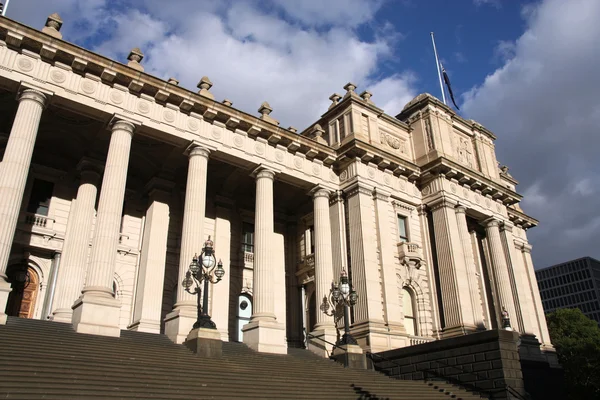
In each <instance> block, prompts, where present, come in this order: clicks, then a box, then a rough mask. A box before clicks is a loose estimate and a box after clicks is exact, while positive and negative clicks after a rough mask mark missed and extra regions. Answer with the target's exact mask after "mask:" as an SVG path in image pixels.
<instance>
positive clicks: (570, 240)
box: [463, 0, 600, 268]
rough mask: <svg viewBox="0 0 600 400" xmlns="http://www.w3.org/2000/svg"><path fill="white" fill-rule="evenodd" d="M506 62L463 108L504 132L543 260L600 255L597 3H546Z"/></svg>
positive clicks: (531, 10) (500, 149)
mask: <svg viewBox="0 0 600 400" xmlns="http://www.w3.org/2000/svg"><path fill="white" fill-rule="evenodd" d="M522 15H523V16H524V17H525V18H526V22H527V29H526V31H525V32H524V33H523V35H522V36H521V37H520V38H519V39H517V40H516V41H515V42H514V43H503V44H501V46H500V47H501V48H504V49H510V52H509V53H505V54H509V56H507V57H505V58H504V61H503V65H502V66H501V67H500V68H498V69H497V70H496V71H494V72H493V73H491V74H490V75H489V76H487V77H486V79H485V81H484V82H483V84H481V85H480V86H477V87H474V88H472V89H471V90H470V91H469V92H468V93H466V94H465V96H464V104H463V109H464V110H465V113H466V114H467V115H468V116H469V117H470V118H474V119H476V120H478V121H479V122H481V123H482V124H484V125H485V126H487V127H488V128H490V129H491V130H493V131H494V132H495V133H496V134H497V136H498V140H497V141H496V146H497V148H496V150H497V154H498V159H499V160H500V161H501V162H502V163H506V164H507V165H509V166H510V167H511V173H512V174H513V175H514V176H515V177H516V178H517V179H518V180H519V181H520V182H521V186H520V188H521V191H523V193H524V195H525V198H524V201H523V208H524V209H525V211H526V212H528V213H530V214H531V215H532V216H534V217H537V218H539V219H540V225H539V227H537V228H534V229H532V230H531V231H530V232H529V238H530V240H531V242H532V243H533V245H534V246H535V250H534V252H533V253H532V254H533V257H534V261H535V262H536V266H537V267H538V268H539V267H545V266H549V265H551V264H554V263H558V262H562V261H566V260H569V259H572V258H576V257H582V256H586V255H590V256H593V257H599V256H600V253H599V250H598V246H597V242H598V237H599V236H600V224H599V223H598V217H599V216H600V211H599V209H598V193H597V192H598V190H597V188H598V185H599V184H600V180H599V179H598V178H597V177H598V176H600V163H598V149H600V128H599V127H600V98H599V97H598V83H597V82H598V71H600V53H598V51H597V40H596V38H598V37H600V23H599V22H600V19H599V16H600V2H598V1H596V0H572V1H569V2H564V1H562V0H545V1H543V2H541V3H539V4H537V5H535V7H534V6H528V7H527V8H526V9H525V10H524V11H523V12H522Z"/></svg>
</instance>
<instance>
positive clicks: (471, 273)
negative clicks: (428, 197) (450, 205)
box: [454, 205, 485, 329]
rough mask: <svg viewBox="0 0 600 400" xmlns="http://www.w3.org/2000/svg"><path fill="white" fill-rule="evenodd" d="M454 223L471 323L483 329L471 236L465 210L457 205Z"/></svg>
mask: <svg viewBox="0 0 600 400" xmlns="http://www.w3.org/2000/svg"><path fill="white" fill-rule="evenodd" d="M454 211H455V212H456V222H457V223H458V233H459V234H460V241H461V243H462V248H463V254H464V257H465V267H466V272H467V281H468V284H469V292H470V293H471V296H470V297H471V305H472V308H473V321H474V323H475V326H477V328H478V329H485V326H484V323H483V308H482V307H481V298H480V296H479V283H478V282H477V268H476V264H475V259H474V256H473V247H472V245H471V235H470V234H469V228H468V227H467V216H466V211H467V209H466V208H465V207H464V206H461V205H457V206H456V208H455V209H454Z"/></svg>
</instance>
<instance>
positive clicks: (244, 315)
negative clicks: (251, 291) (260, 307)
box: [237, 294, 252, 342]
mask: <svg viewBox="0 0 600 400" xmlns="http://www.w3.org/2000/svg"><path fill="white" fill-rule="evenodd" d="M250 317H252V299H251V298H250V296H248V295H246V294H241V295H239V297H238V312H237V331H238V334H237V341H238V342H243V339H244V332H242V328H243V327H244V325H246V324H247V323H248V322H250Z"/></svg>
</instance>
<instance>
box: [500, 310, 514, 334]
mask: <svg viewBox="0 0 600 400" xmlns="http://www.w3.org/2000/svg"><path fill="white" fill-rule="evenodd" d="M502 329H504V330H505V331H512V330H513V328H512V327H511V326H510V315H508V311H506V308H504V306H503V307H502Z"/></svg>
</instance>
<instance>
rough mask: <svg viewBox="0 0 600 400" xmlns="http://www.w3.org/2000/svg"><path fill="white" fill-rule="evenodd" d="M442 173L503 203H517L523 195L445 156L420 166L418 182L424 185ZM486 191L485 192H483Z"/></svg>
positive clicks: (447, 177)
mask: <svg viewBox="0 0 600 400" xmlns="http://www.w3.org/2000/svg"><path fill="white" fill-rule="evenodd" d="M439 175H443V176H444V177H445V178H446V179H451V178H453V179H456V180H458V183H459V184H461V185H467V186H470V187H471V188H472V189H475V188H478V189H479V190H481V192H482V194H483V195H486V194H489V195H490V196H491V197H492V199H494V200H495V199H500V200H501V201H502V203H504V204H505V205H509V204H514V203H518V202H520V201H521V199H522V198H523V196H521V195H520V194H518V193H517V192H515V191H513V190H511V189H509V188H507V187H504V186H502V185H500V184H498V183H497V182H494V181H493V180H491V179H490V178H488V177H486V176H484V175H482V174H481V173H480V172H478V171H474V170H472V169H469V168H466V167H464V166H462V165H460V164H457V163H455V162H453V161H451V160H449V159H447V158H445V157H439V158H437V159H435V160H433V161H431V162H429V163H428V164H426V165H424V166H422V167H421V176H420V179H421V181H420V184H421V185H423V186H425V185H427V183H429V182H430V181H431V180H432V178H433V177H437V176H439ZM485 192H487V193H485Z"/></svg>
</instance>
